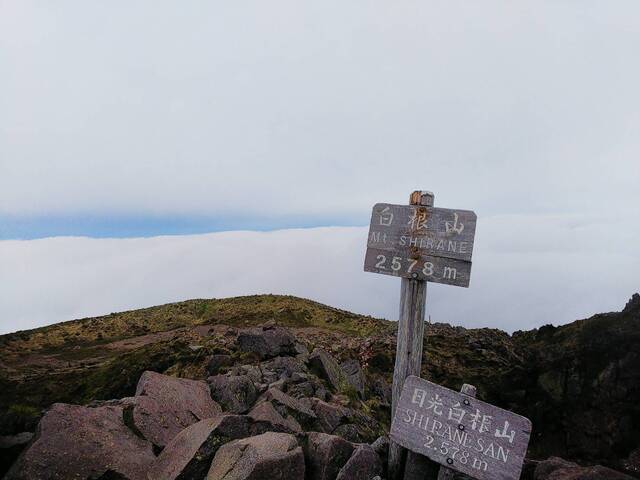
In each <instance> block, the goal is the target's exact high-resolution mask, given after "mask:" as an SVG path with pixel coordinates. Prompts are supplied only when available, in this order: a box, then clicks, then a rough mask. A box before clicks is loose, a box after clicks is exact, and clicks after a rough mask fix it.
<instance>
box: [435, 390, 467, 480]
mask: <svg viewBox="0 0 640 480" xmlns="http://www.w3.org/2000/svg"><path fill="white" fill-rule="evenodd" d="M460 393H464V394H465V395H468V396H470V397H472V398H476V387H474V386H473V385H469V384H467V383H465V384H464V385H462V388H461V389H460ZM454 478H455V470H451V469H450V468H447V467H440V471H439V472H438V480H453V479H454Z"/></svg>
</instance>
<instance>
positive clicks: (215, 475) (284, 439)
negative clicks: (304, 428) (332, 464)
mask: <svg viewBox="0 0 640 480" xmlns="http://www.w3.org/2000/svg"><path fill="white" fill-rule="evenodd" d="M304 472H305V465H304V455H303V453H302V448H300V447H299V446H298V441H297V440H296V437H294V436H293V435H290V434H288V433H275V432H268V433H264V434H262V435H257V436H255V437H249V438H245V439H242V440H235V441H233V442H230V443H227V444H226V445H224V446H222V447H221V448H220V449H219V450H218V452H217V453H216V455H215V457H214V458H213V462H212V463H211V469H210V470H209V473H208V475H207V480H263V479H269V480H303V479H304Z"/></svg>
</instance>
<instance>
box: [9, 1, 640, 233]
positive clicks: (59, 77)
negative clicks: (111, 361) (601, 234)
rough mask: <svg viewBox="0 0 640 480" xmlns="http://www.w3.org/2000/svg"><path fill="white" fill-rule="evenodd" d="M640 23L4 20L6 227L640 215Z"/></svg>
mask: <svg viewBox="0 0 640 480" xmlns="http://www.w3.org/2000/svg"><path fill="white" fill-rule="evenodd" d="M638 18H640V3H638V2H634V1H619V2H616V3H615V4H613V5H612V4H609V3H603V2H593V1H568V2H560V3H559V2H557V1H554V0H549V1H544V0H543V1H539V2H535V3H522V2H515V3H509V2H504V1H493V0H488V1H483V2H478V3H474V2H465V1H455V0H454V1H447V2H416V1H404V2H395V3H393V4H391V3H389V2H386V1H381V0H374V1H360V0H356V1H353V2H343V1H337V0H328V1H323V2H321V3H319V4H314V3H309V2H297V1H293V0H282V1H280V0H278V1H276V2H275V3H273V2H262V1H249V2H219V1H217V2H216V1H214V2H193V3H189V4H185V5H177V4H175V3H173V2H164V1H155V0H153V1H151V0H147V1H145V0H142V1H139V2H136V4H135V5H130V4H128V3H127V4H125V3H112V2H111V3H109V4H104V3H100V2H91V1H70V2H65V3H63V4H58V5H55V6H54V5H53V4H50V3H47V2H32V1H29V0H24V1H4V2H0V51H1V52H2V53H1V54H0V55H1V57H0V58H1V61H2V65H3V69H4V74H2V75H0V220H1V216H2V215H14V216H15V215H17V216H30V215H36V216H43V215H50V216H56V215H62V216H70V215H71V216H73V215H80V216H85V217H86V216H92V215H93V216H95V215H107V216H113V215H151V216H154V215H171V216H180V215H208V216H214V217H217V218H220V217H222V216H226V217H227V218H233V217H234V216H238V215H240V216H248V217H251V218H277V217H278V216H292V215H293V216H306V217H308V218H316V217H322V218H334V219H344V218H348V219H349V220H350V221H351V222H352V224H358V223H360V224H362V223H364V222H358V219H359V218H367V215H368V210H369V208H370V207H371V205H373V204H374V203H376V202H380V201H387V202H404V201H406V198H407V196H408V194H409V192H410V191H412V190H413V189H417V188H423V189H429V190H433V191H434V192H435V193H436V203H437V204H438V205H441V206H444V207H451V208H468V209H474V210H476V211H477V212H478V213H479V214H483V215H495V214H504V213H550V212H551V213H581V214H591V213H594V212H599V213H602V212H607V211H610V210H620V209H630V208H635V206H636V205H637V204H638V203H640V190H639V189H638V188H637V185H638V182H639V179H640V162H638V161H637V159H638V156H639V155H640V138H639V137H638V135H637V125H638V124H639V123H640V116H639V115H640V113H639V112H640V89H638V88H637V86H638V85H639V84H640V63H639V62H637V45H639V44H640V28H638ZM321 223H322V224H324V225H326V222H321ZM339 223H340V224H344V222H343V221H341V222H339ZM280 224H282V223H280ZM295 224H296V225H300V223H295Z"/></svg>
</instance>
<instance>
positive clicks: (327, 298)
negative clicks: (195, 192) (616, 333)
mask: <svg viewBox="0 0 640 480" xmlns="http://www.w3.org/2000/svg"><path fill="white" fill-rule="evenodd" d="M624 230H625V222H622V221H619V222H611V221H607V222H606V223H605V222H598V221H597V220H594V219H585V218H577V217H571V218H563V217H538V216H530V217H518V216H500V217H491V218H480V219H479V221H478V235H477V243H476V247H475V252H474V264H473V269H472V277H471V287H470V288H469V289H464V288H456V287H450V286H444V285H436V284H430V287H429V290H428V302H427V303H428V314H429V315H430V316H431V319H432V321H442V322H450V323H453V324H456V325H464V326H472V327H484V326H487V327H496V328H501V329H505V330H508V331H513V330H518V329H528V328H533V327H537V326H540V325H543V324H545V323H556V324H558V323H565V322H568V321H572V320H575V319H578V318H582V317H586V316H589V315H591V314H593V313H597V312H602V311H612V310H619V309H620V308H621V307H622V306H623V305H624V303H625V302H626V300H627V299H628V298H629V297H630V296H631V294H632V293H633V292H634V291H638V287H639V285H638V282H637V272H638V271H639V270H640V261H639V260H638V257H637V255H635V250H634V248H633V245H634V242H633V241H630V240H632V239H631V238H625V236H624ZM366 236H367V230H366V229H365V228H356V227H351V228H349V227H333V228H314V229H299V230H280V231H274V232H224V233H214V234H206V235H193V236H175V237H155V238H144V239H90V238H63V237H60V238H49V239H41V240H29V241H11V240H10V241H2V242H0V264H1V265H2V269H1V270H0V284H1V285H2V286H3V288H2V301H0V332H9V331H14V330H18V329H26V328H31V327H35V326H41V325H45V324H48V323H52V322H56V321H61V320H69V319H73V318H79V317H84V316H93V315H99V314H107V313H110V312H113V311H120V310H125V309H131V308H139V307H144V306H150V305H156V304H161V303H168V302H172V301H177V300H183V299H188V298H211V297H227V296H235V295H247V294H253V293H282V294H291V295H298V296H302V297H308V298H312V299H315V300H318V301H320V302H324V303H327V304H330V305H333V306H338V307H343V308H346V309H349V310H352V311H356V312H359V313H366V314H372V315H375V316H378V317H386V318H389V319H396V318H397V307H398V296H399V289H400V281H399V280H398V279H396V278H392V277H387V276H383V275H375V274H371V273H364V272H363V271H362V263H363V257H364V250H365V244H366ZM635 243H637V242H635Z"/></svg>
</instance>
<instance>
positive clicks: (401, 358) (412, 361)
mask: <svg viewBox="0 0 640 480" xmlns="http://www.w3.org/2000/svg"><path fill="white" fill-rule="evenodd" d="M433 200H434V195H433V193H431V192H424V191H415V192H413V193H412V194H411V196H410V197H409V203H410V204H411V205H423V206H426V207H432V206H433ZM401 282H402V284H401V286H400V312H399V317H398V338H397V347H396V364H395V368H394V370H393V397H392V401H391V418H392V419H393V416H394V415H395V413H396V406H397V403H398V400H399V399H400V394H401V393H402V387H403V386H404V380H405V379H406V378H407V377H408V376H409V375H416V376H418V377H419V376H420V367H421V365H422V342H423V340H424V315H425V305H426V299H427V282H426V281H423V280H416V279H410V278H402V279H401ZM405 459H406V450H405V449H403V448H402V447H401V446H400V445H398V444H397V443H395V442H393V441H391V442H390V444H389V478H390V479H391V480H400V479H401V478H402V475H403V472H404V463H405Z"/></svg>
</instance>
